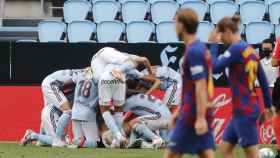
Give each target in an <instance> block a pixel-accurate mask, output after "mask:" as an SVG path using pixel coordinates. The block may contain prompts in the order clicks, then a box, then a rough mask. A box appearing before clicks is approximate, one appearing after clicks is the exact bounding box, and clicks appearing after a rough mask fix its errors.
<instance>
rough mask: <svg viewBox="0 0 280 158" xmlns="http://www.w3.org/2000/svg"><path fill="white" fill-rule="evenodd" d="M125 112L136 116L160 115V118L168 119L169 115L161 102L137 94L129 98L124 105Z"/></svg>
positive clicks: (154, 98) (150, 96) (148, 96)
mask: <svg viewBox="0 0 280 158" xmlns="http://www.w3.org/2000/svg"><path fill="white" fill-rule="evenodd" d="M124 111H125V112H133V113H134V114H136V115H139V116H143V115H153V114H154V115H160V117H164V118H170V117H171V113H170V111H169V109H168V107H167V106H166V105H164V104H163V103H162V101H161V100H159V99H158V98H156V97H154V96H152V95H146V94H137V95H133V96H131V97H129V98H128V99H127V100H126V102H125V104H124Z"/></svg>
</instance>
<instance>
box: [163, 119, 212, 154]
mask: <svg viewBox="0 0 280 158" xmlns="http://www.w3.org/2000/svg"><path fill="white" fill-rule="evenodd" d="M168 148H169V149H170V150H171V151H172V152H176V153H179V154H199V153H201V152H203V151H205V150H208V149H213V150H214V149H215V142H214V137H213V134H212V131H211V130H209V131H208V132H207V133H206V134H204V135H200V136H199V135H197V134H196V132H195V129H194V128H193V127H188V126H186V125H184V124H182V123H181V121H177V123H176V127H175V128H174V129H173V131H172V133H171V137H170V142H169V144H168Z"/></svg>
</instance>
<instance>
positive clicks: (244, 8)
mask: <svg viewBox="0 0 280 158" xmlns="http://www.w3.org/2000/svg"><path fill="white" fill-rule="evenodd" d="M265 12H266V6H265V4H264V2H263V1H246V2H244V3H241V4H240V15H241V22H242V23H244V24H248V23H250V22H254V21H262V20H263V17H264V14H265Z"/></svg>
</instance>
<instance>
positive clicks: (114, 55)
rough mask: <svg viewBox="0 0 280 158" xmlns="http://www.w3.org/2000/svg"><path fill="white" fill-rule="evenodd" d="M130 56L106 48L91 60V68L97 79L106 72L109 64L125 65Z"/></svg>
mask: <svg viewBox="0 0 280 158" xmlns="http://www.w3.org/2000/svg"><path fill="white" fill-rule="evenodd" d="M127 59H129V56H128V55H127V54H125V53H122V52H120V51H118V50H116V49H114V48H111V47H105V48H102V49H101V50H99V51H98V52H97V53H96V54H95V55H94V56H93V58H92V60H91V68H92V72H93V74H94V77H95V78H96V79H99V77H100V75H101V74H102V73H103V72H104V69H105V68H106V66H107V65H108V64H116V65H120V64H122V63H124V62H125V61H126V60H127Z"/></svg>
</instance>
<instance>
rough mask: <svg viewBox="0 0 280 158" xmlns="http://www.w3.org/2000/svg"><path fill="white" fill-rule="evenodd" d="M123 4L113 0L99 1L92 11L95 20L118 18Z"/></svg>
mask: <svg viewBox="0 0 280 158" xmlns="http://www.w3.org/2000/svg"><path fill="white" fill-rule="evenodd" d="M120 9H121V5H120V3H118V2H113V1H97V2H95V3H94V4H93V7H92V13H93V19H94V21H95V22H97V23H99V22H102V21H113V20H115V19H116V16H117V14H118V12H119V11H120Z"/></svg>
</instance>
